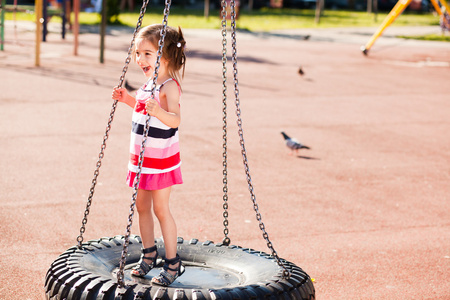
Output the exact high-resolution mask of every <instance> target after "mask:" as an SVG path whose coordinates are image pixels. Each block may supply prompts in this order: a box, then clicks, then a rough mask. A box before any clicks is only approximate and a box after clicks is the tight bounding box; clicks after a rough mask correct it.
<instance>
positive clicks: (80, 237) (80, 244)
mask: <svg viewBox="0 0 450 300" xmlns="http://www.w3.org/2000/svg"><path fill="white" fill-rule="evenodd" d="M148 2H149V0H146V1H144V2H143V4H142V8H141V12H140V14H139V19H138V22H137V24H136V28H135V30H134V33H133V38H132V40H131V44H130V47H129V48H128V54H127V58H126V59H125V65H124V67H123V69H122V74H121V75H120V78H119V84H118V85H117V87H122V85H123V81H124V79H125V75H126V73H127V71H128V66H129V64H130V61H131V54H132V52H133V46H134V41H135V40H136V35H137V33H138V31H139V29H140V28H141V26H142V19H143V18H144V14H145V11H146V9H147V5H148ZM117 103H118V101H117V100H114V102H113V104H112V108H111V112H110V114H109V119H108V123H107V126H106V131H105V135H104V136H103V141H102V145H101V149H100V153H99V155H98V160H97V164H96V168H95V171H94V178H93V179H92V183H91V188H90V190H89V196H88V200H87V203H86V209H85V210H84V216H83V220H82V221H81V228H80V235H78V237H77V242H78V248H79V249H81V248H82V247H83V240H84V238H83V234H84V233H85V232H86V224H87V221H88V220H87V217H88V215H89V212H90V209H91V205H92V199H93V197H94V192H95V187H96V185H97V178H98V176H99V174H100V167H101V166H102V159H103V157H104V156H105V148H106V141H107V140H108V137H109V132H110V131H111V124H112V121H113V119H114V114H115V112H116V108H117Z"/></svg>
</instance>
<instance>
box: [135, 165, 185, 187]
mask: <svg viewBox="0 0 450 300" xmlns="http://www.w3.org/2000/svg"><path fill="white" fill-rule="evenodd" d="M135 178H136V173H134V172H131V171H128V176H127V184H128V186H130V187H134V179H135ZM182 183H183V178H182V177H181V169H180V168H176V169H175V170H173V171H170V172H167V173H162V174H141V178H140V180H139V188H140V189H142V190H148V191H154V190H162V189H165V188H167V187H169V186H172V185H175V184H182Z"/></svg>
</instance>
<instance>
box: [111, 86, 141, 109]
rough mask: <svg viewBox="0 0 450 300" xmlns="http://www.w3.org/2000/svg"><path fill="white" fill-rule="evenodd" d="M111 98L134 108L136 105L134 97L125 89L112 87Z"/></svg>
mask: <svg viewBox="0 0 450 300" xmlns="http://www.w3.org/2000/svg"><path fill="white" fill-rule="evenodd" d="M112 99H113V100H117V101H119V102H122V103H125V104H127V105H128V106H130V107H132V108H134V106H135V105H136V99H135V98H134V97H133V96H131V95H130V94H128V92H127V89H125V88H118V87H114V89H113V92H112Z"/></svg>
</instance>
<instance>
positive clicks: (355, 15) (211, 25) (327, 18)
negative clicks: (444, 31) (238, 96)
mask: <svg viewBox="0 0 450 300" xmlns="http://www.w3.org/2000/svg"><path fill="white" fill-rule="evenodd" d="M28 9H29V11H28V12H18V13H16V20H24V21H34V20H35V16H34V12H33V11H32V10H33V9H34V7H33V6H31V7H28ZM162 13H163V8H162V7H156V8H154V7H150V8H149V9H148V11H147V12H146V14H145V16H144V20H143V24H152V23H160V22H161V21H162ZM387 14H388V12H380V13H379V14H378V15H377V20H375V18H374V15H373V14H367V12H365V11H345V10H325V12H324V15H323V16H322V17H321V19H320V23H319V24H316V23H315V22H314V18H315V11H314V10H313V9H287V8H282V9H273V8H262V9H259V10H253V11H248V10H247V9H241V11H240V16H239V18H238V20H237V27H238V28H240V29H246V30H250V31H270V30H280V29H295V28H331V27H362V26H364V27H377V26H379V25H380V24H381V22H382V21H383V20H384V18H385V17H386V16H387ZM219 15H220V11H219V10H211V11H210V17H208V18H205V17H204V16H203V10H202V9H180V8H176V7H174V8H172V9H171V12H170V18H169V25H172V24H176V25H179V26H181V27H182V28H204V29H218V28H220V25H221V23H220V18H219ZM138 16H139V13H138V12H137V11H136V12H131V13H129V12H125V13H121V14H120V15H119V17H118V24H120V25H123V26H130V27H135V26H136V23H137V20H138ZM12 19H13V14H12V12H7V13H6V20H12ZM79 20H80V24H83V25H98V24H99V23H100V16H99V14H96V13H85V12H81V13H80V15H79ZM51 21H52V22H61V20H60V18H59V17H56V16H55V17H53V18H52V19H51ZM391 26H439V17H438V16H436V15H434V14H433V13H413V12H404V13H403V14H402V15H400V16H399V17H398V18H397V19H396V20H395V22H394V23H393V24H392V25H391ZM403 38H414V39H423V40H441V41H449V37H448V36H444V35H442V36H441V35H431V36H421V37H403Z"/></svg>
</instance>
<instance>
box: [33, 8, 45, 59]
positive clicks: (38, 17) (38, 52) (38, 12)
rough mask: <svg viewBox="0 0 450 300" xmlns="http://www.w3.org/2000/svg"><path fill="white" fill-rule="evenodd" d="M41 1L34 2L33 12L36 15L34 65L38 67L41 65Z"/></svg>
mask: <svg viewBox="0 0 450 300" xmlns="http://www.w3.org/2000/svg"><path fill="white" fill-rule="evenodd" d="M42 8H43V5H42V0H36V3H35V7H34V12H35V13H36V52H35V60H34V65H35V66H36V67H39V66H40V65H41V57H40V55H41V28H42V26H41V22H42Z"/></svg>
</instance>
